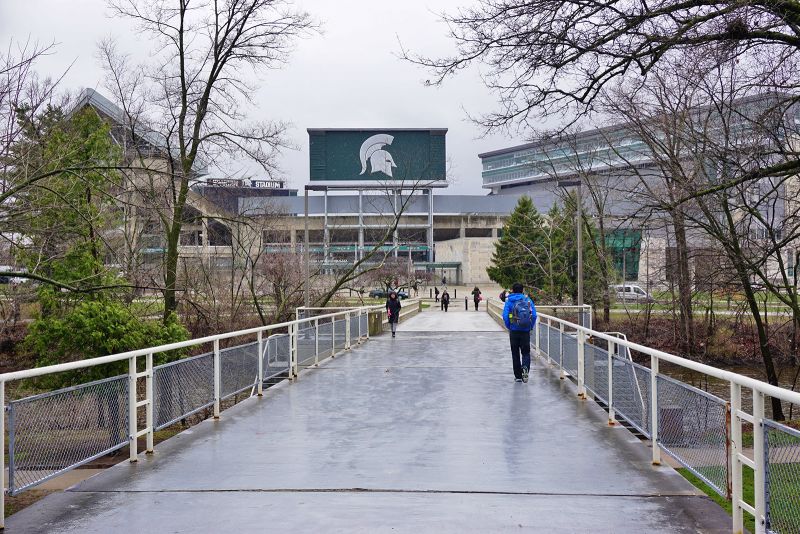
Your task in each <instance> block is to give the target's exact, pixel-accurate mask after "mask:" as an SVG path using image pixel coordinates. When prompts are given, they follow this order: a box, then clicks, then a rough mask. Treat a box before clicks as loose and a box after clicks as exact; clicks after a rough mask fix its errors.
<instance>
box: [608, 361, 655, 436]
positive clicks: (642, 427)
mask: <svg viewBox="0 0 800 534" xmlns="http://www.w3.org/2000/svg"><path fill="white" fill-rule="evenodd" d="M612 362H613V365H612V369H611V372H612V373H613V376H612V379H611V381H612V384H611V388H612V390H613V391H612V393H613V396H614V410H615V412H616V414H617V416H618V417H620V418H622V419H624V420H625V421H627V422H628V423H630V425H631V426H633V427H634V428H635V429H636V430H638V431H639V432H641V433H642V435H644V436H646V437H648V438H649V437H650V369H648V368H647V367H644V366H642V365H639V364H638V363H634V362H632V361H630V360H628V359H627V358H622V357H619V356H614V357H613V358H612Z"/></svg>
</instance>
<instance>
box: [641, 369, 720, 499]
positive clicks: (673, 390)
mask: <svg viewBox="0 0 800 534" xmlns="http://www.w3.org/2000/svg"><path fill="white" fill-rule="evenodd" d="M657 380H658V442H659V443H660V444H661V447H662V448H663V449H664V450H665V451H666V452H667V453H669V454H670V456H672V457H673V458H675V459H676V460H678V461H679V462H680V463H682V464H683V465H684V466H686V468H688V469H689V470H690V471H691V472H692V473H694V474H695V475H697V476H698V477H699V478H701V479H702V480H703V481H704V482H706V483H707V484H708V485H709V486H711V487H712V488H713V489H714V491H716V492H717V493H719V494H720V495H721V496H723V497H725V496H726V495H727V486H728V483H727V480H728V451H727V447H726V443H727V435H728V434H727V422H726V421H727V411H728V410H727V406H726V403H725V401H724V400H722V399H720V398H718V397H715V396H713V395H711V394H708V393H706V392H705V391H702V390H699V389H697V388H694V387H692V386H689V385H688V384H684V383H683V382H680V381H678V380H674V379H672V378H669V377H665V376H663V375H659V376H658V377H657Z"/></svg>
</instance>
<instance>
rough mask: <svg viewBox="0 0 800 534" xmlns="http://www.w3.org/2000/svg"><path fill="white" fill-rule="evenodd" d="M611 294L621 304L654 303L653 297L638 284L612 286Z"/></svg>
mask: <svg viewBox="0 0 800 534" xmlns="http://www.w3.org/2000/svg"><path fill="white" fill-rule="evenodd" d="M609 289H611V293H612V294H613V295H614V296H615V297H616V299H617V300H619V301H621V302H654V299H653V297H652V296H651V295H650V293H648V292H647V291H645V290H644V289H642V288H641V287H639V286H637V285H636V284H617V285H614V286H610V287H609Z"/></svg>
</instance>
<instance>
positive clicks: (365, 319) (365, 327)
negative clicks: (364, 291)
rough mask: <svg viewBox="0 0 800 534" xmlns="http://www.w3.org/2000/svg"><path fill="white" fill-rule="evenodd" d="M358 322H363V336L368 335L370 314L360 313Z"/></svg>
mask: <svg viewBox="0 0 800 534" xmlns="http://www.w3.org/2000/svg"><path fill="white" fill-rule="evenodd" d="M358 322H359V323H361V337H367V334H368V333H369V314H367V313H362V314H361V315H359V316H358Z"/></svg>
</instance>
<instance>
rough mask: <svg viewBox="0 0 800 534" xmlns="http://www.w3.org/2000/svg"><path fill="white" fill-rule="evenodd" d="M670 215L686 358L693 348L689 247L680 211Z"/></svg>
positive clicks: (682, 340)
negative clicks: (673, 234)
mask: <svg viewBox="0 0 800 534" xmlns="http://www.w3.org/2000/svg"><path fill="white" fill-rule="evenodd" d="M671 215H672V228H673V231H674V232H675V252H676V256H677V263H678V308H679V310H680V320H681V338H682V339H681V342H682V345H683V351H684V353H685V354H686V355H687V356H691V355H692V353H693V351H694V347H695V337H694V333H695V332H694V315H693V310H692V280H691V273H690V271H689V246H688V244H687V242H686V222H685V220H684V218H683V213H682V212H681V211H680V210H674V211H673V212H672V213H671Z"/></svg>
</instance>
